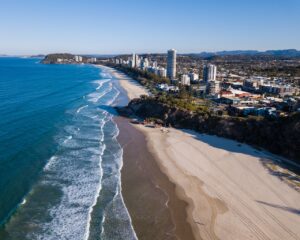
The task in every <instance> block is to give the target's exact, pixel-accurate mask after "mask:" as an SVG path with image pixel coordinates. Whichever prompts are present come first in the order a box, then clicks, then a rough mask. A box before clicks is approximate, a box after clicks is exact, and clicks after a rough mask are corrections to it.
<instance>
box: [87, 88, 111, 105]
mask: <svg viewBox="0 0 300 240" xmlns="http://www.w3.org/2000/svg"><path fill="white" fill-rule="evenodd" d="M111 90H112V83H109V86H108V88H107V89H105V90H104V91H102V92H93V93H91V94H89V95H88V100H89V102H93V103H97V102H98V101H99V99H101V98H102V97H103V96H105V95H106V94H108V93H109V92H110V91H111Z"/></svg>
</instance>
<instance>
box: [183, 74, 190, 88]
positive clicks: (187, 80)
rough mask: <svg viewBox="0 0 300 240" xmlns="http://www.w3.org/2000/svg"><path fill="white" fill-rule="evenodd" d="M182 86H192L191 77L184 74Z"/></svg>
mask: <svg viewBox="0 0 300 240" xmlns="http://www.w3.org/2000/svg"><path fill="white" fill-rule="evenodd" d="M181 84H182V85H185V86H190V85H191V79H190V77H189V75H187V74H183V75H182V76H181Z"/></svg>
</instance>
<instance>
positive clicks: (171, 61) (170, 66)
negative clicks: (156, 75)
mask: <svg viewBox="0 0 300 240" xmlns="http://www.w3.org/2000/svg"><path fill="white" fill-rule="evenodd" d="M167 76H168V78H170V79H171V80H174V79H175V78H176V50H175V49H170V50H169V51H168V57H167Z"/></svg>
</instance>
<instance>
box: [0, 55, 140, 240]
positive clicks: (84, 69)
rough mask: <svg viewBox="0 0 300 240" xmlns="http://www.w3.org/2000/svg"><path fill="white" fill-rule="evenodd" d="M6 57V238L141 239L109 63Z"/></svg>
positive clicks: (0, 74)
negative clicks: (128, 193)
mask: <svg viewBox="0 0 300 240" xmlns="http://www.w3.org/2000/svg"><path fill="white" fill-rule="evenodd" d="M39 61H40V60H39V59H22V58H0V189H1V191H0V222H1V228H0V239H75V240H76V239H135V238H136V237H135V234H134V231H133V229H132V226H131V222H130V218H129V215H128V212H127V209H126V207H125V205H124V202H123V199H122V196H121V187H120V168H121V166H122V148H121V146H120V145H119V143H118V142H117V140H116V136H117V135H118V128H117V126H116V124H115V123H114V121H113V118H112V117H113V114H114V112H113V110H112V109H111V105H112V104H114V103H115V101H116V100H117V99H119V98H120V96H121V95H122V94H120V93H121V91H120V89H119V87H118V84H117V82H116V81H115V80H114V79H113V78H112V77H111V76H110V75H109V74H108V73H106V72H105V71H104V70H103V69H100V68H96V67H94V66H89V65H43V64H40V63H39Z"/></svg>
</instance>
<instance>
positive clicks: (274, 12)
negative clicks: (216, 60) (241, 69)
mask: <svg viewBox="0 0 300 240" xmlns="http://www.w3.org/2000/svg"><path fill="white" fill-rule="evenodd" d="M156 3H158V4H156ZM299 10H300V2H299V1H297V0H287V1H285V2H284V3H283V2H282V1H280V0H275V1H271V0H263V1H258V0H254V1H251V2H240V1H236V0H229V1H226V3H224V1H221V0H213V1H210V2H207V1H196V0H186V1H184V2H183V1H179V0H176V1H171V0H163V1H159V2H158V1H154V2H152V3H151V4H146V3H144V2H140V1H137V0H127V1H126V2H124V1H119V0H118V1H113V2H102V1H101V2H99V1H96V0H91V1H89V2H88V3H85V2H81V1H76V0H75V1H72V3H68V2H66V1H58V0H54V1H51V2H50V1H48V2H44V1H43V2H40V1H37V0H29V1H26V3H24V2H23V1H21V0H13V1H9V2H8V1H7V2H4V3H3V4H2V7H1V9H0V20H1V21H0V31H1V32H2V33H3V34H2V39H1V41H2V42H1V46H0V53H1V54H6V55H37V54H48V53H57V52H72V53H76V54H102V55H108V54H113V55H116V54H128V53H129V52H135V53H138V54H140V53H161V52H165V51H166V50H167V49H169V48H175V49H177V51H178V52H180V53H199V52H204V51H205V52H217V51H232V49H241V50H242V49H246V50H249V49H250V50H251V49H253V50H257V51H265V50H269V49H300V32H299V31H295V29H297V27H298V23H299V22H300V16H299V14H298V13H299Z"/></svg>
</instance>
